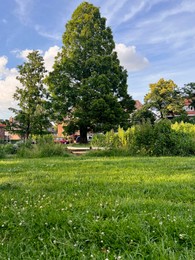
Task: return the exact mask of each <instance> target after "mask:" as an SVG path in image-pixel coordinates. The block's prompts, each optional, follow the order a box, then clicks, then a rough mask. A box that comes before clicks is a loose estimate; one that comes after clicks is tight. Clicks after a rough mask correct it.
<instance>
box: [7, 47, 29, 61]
mask: <svg viewBox="0 0 195 260" xmlns="http://www.w3.org/2000/svg"><path fill="white" fill-rule="evenodd" d="M32 51H33V50H29V49H26V50H22V51H21V50H14V51H12V53H14V54H15V55H16V58H19V59H22V60H25V61H26V60H27V56H28V54H29V53H31V52H32Z"/></svg>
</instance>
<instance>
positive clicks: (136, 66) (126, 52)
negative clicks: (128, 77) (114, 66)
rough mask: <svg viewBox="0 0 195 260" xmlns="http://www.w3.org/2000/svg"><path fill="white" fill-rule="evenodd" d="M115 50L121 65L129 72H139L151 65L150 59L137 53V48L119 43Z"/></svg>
mask: <svg viewBox="0 0 195 260" xmlns="http://www.w3.org/2000/svg"><path fill="white" fill-rule="evenodd" d="M115 50H116V51H117V53H118V58H119V60H120V62H121V65H122V66H123V67H124V68H125V69H126V70H127V71H139V70H142V69H144V68H145V67H147V66H148V65H149V61H148V59H147V58H145V57H143V56H141V55H140V54H139V53H137V52H136V47H135V46H126V45H124V44H122V43H119V44H116V47H115Z"/></svg>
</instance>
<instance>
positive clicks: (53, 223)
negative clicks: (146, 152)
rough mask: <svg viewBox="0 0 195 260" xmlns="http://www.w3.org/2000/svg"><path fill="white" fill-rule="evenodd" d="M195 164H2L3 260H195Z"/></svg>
mask: <svg viewBox="0 0 195 260" xmlns="http://www.w3.org/2000/svg"><path fill="white" fill-rule="evenodd" d="M194 174H195V158H193V157H191V158H179V157H170V158H168V157H167V158H139V157H136V158H129V157H112V158H106V157H105V158H94V157H87V156H84V157H71V158H44V159H43V158H42V159H21V160H18V159H9V160H2V161H0V195H1V200H0V210H1V212H0V213H1V214H0V259H9V258H10V259H87V260H88V259H195V248H194V246H195V206H194V202H195V195H194V194H195V193H194V192H195V177H194V176H195V175H194Z"/></svg>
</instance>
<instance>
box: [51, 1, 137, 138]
mask: <svg viewBox="0 0 195 260" xmlns="http://www.w3.org/2000/svg"><path fill="white" fill-rule="evenodd" d="M114 48H115V43H114V40H113V36H112V32H111V29H110V28H109V27H106V19H105V18H103V17H101V15H100V12H99V9H98V8H97V7H95V6H93V5H92V4H89V3H87V2H83V3H82V4H81V5H80V6H78V8H77V9H76V10H75V11H74V13H73V15H72V18H71V20H70V21H69V22H68V23H67V24H66V30H65V32H64V34H63V47H62V51H61V53H59V54H58V56H57V58H56V61H55V64H54V70H53V72H51V73H50V75H49V77H48V78H47V83H48V85H49V90H50V92H51V99H52V104H53V109H54V113H55V115H56V116H57V117H58V118H59V119H61V120H62V119H63V118H65V117H66V116H67V117H68V125H67V131H69V132H70V131H73V130H76V129H79V130H80V136H81V142H87V131H88V129H91V130H94V131H104V130H105V131H106V130H110V129H111V128H113V129H116V128H117V127H118V126H119V125H121V126H123V127H125V125H127V122H128V118H129V113H130V112H132V110H133V109H134V104H135V102H134V101H133V100H132V98H131V96H130V95H129V94H128V93H127V72H126V70H124V68H123V67H121V66H120V63H119V60H118V58H117V53H116V52H115V51H114Z"/></svg>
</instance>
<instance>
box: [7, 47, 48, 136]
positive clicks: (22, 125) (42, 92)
mask: <svg viewBox="0 0 195 260" xmlns="http://www.w3.org/2000/svg"><path fill="white" fill-rule="evenodd" d="M18 71H19V76H18V77H17V79H18V80H19V81H20V83H21V85H22V87H17V88H16V92H15V93H14V99H15V100H17V101H18V106H19V109H14V108H10V110H12V111H13V112H14V113H15V114H16V116H15V119H14V122H13V123H10V124H9V126H10V129H11V130H12V131H13V132H17V133H18V134H19V135H21V136H23V137H24V138H26V139H28V138H29V136H30V135H33V134H35V135H42V134H44V133H46V132H47V128H48V127H49V126H50V123H49V119H48V111H47V109H46V104H47V100H46V98H47V91H46V88H45V87H44V84H43V80H44V77H45V73H46V70H45V68H44V61H43V58H42V56H41V55H40V54H39V52H38V51H33V52H31V53H29V54H28V56H27V61H26V62H24V64H23V65H19V66H18Z"/></svg>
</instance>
